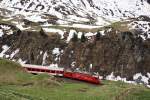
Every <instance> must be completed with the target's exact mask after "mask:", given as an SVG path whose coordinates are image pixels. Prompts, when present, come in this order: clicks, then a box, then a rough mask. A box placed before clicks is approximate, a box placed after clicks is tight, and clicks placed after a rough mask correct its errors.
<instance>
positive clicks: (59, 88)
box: [0, 60, 150, 100]
mask: <svg viewBox="0 0 150 100" xmlns="http://www.w3.org/2000/svg"><path fill="white" fill-rule="evenodd" d="M0 70H1V73H0V100H149V98H150V95H149V94H150V90H149V89H147V88H145V87H144V86H141V85H132V84H126V83H122V82H112V81H103V82H102V83H103V85H93V84H87V83H84V82H79V81H73V80H68V79H62V78H53V77H50V76H48V75H45V74H44V75H31V74H28V73H26V72H25V71H23V69H22V68H21V67H20V65H19V64H16V63H14V62H10V61H8V60H0ZM2 77H3V78H2ZM60 80H61V81H60ZM58 81H60V82H58Z"/></svg>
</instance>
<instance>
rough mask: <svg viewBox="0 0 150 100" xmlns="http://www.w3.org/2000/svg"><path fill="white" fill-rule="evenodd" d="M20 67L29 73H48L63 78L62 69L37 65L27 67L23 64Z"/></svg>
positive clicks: (27, 65)
mask: <svg viewBox="0 0 150 100" xmlns="http://www.w3.org/2000/svg"><path fill="white" fill-rule="evenodd" d="M22 67H23V68H24V69H25V70H26V71H27V72H29V73H33V74H40V73H48V74H50V75H54V76H63V73H64V68H58V67H50V66H39V65H29V64H24V65H22Z"/></svg>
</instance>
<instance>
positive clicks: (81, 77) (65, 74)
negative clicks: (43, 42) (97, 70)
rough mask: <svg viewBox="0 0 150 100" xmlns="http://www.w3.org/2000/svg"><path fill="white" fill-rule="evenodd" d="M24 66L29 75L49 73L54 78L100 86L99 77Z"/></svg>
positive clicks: (55, 68)
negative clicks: (60, 77) (59, 77)
mask: <svg viewBox="0 0 150 100" xmlns="http://www.w3.org/2000/svg"><path fill="white" fill-rule="evenodd" d="M22 66H23V68H24V69H25V70H26V71H27V72H29V73H35V74H38V73H48V74H50V75H54V76H62V77H65V78H70V79H75V80H80V81H85V82H89V83H93V84H100V80H99V78H98V77H97V76H93V75H90V74H86V73H80V72H70V71H64V68H58V67H50V66H38V65H29V64H24V65H22Z"/></svg>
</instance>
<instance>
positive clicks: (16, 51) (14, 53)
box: [10, 49, 19, 59]
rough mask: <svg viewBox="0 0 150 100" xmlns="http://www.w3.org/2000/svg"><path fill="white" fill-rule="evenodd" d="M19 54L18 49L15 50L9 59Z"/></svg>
mask: <svg viewBox="0 0 150 100" xmlns="http://www.w3.org/2000/svg"><path fill="white" fill-rule="evenodd" d="M18 52H19V49H16V50H15V51H14V52H12V54H11V55H10V59H12V58H13V57H14V56H15V55H16V54H17V53H18Z"/></svg>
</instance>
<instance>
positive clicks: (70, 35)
mask: <svg viewBox="0 0 150 100" xmlns="http://www.w3.org/2000/svg"><path fill="white" fill-rule="evenodd" d="M74 33H75V34H76V33H77V32H76V31H75V30H70V32H69V36H68V38H67V43H68V42H69V41H70V40H71V39H72V37H73V35H74Z"/></svg>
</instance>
